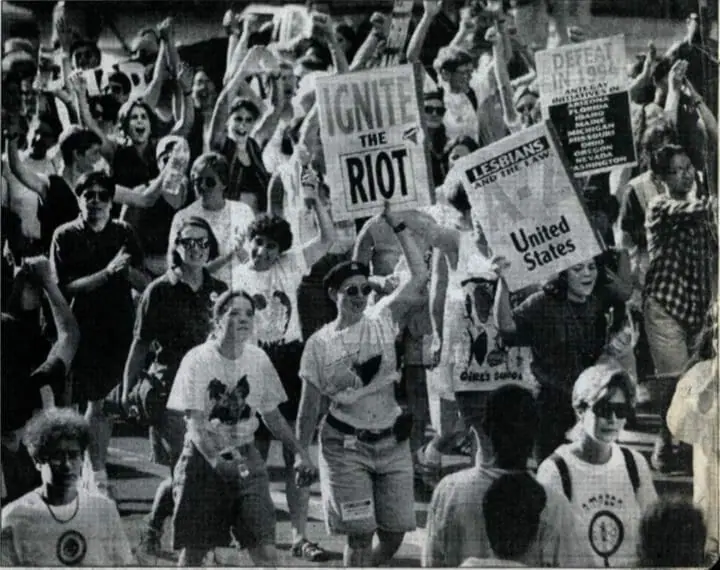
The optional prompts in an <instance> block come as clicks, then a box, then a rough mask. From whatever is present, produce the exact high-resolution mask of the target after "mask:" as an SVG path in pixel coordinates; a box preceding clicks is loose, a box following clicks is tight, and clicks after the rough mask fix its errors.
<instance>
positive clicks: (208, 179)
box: [193, 176, 217, 190]
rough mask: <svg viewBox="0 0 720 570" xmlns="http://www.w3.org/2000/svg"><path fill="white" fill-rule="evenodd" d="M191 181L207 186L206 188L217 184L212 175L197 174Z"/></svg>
mask: <svg viewBox="0 0 720 570" xmlns="http://www.w3.org/2000/svg"><path fill="white" fill-rule="evenodd" d="M193 182H195V184H197V185H198V186H201V187H202V188H207V189H208V190H212V189H213V188H215V186H217V180H215V179H214V178H213V177H212V176H198V177H197V178H195V179H194V180H193Z"/></svg>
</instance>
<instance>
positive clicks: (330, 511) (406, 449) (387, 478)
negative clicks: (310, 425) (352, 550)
mask: <svg viewBox="0 0 720 570" xmlns="http://www.w3.org/2000/svg"><path fill="white" fill-rule="evenodd" d="M318 467H319V469H320V489H321V492H322V501H323V509H324V511H325V524H326V527H327V530H328V532H329V533H330V534H351V535H357V534H371V533H373V532H375V531H376V530H378V529H380V530H384V531H386V532H398V533H399V532H407V531H411V530H413V529H415V526H416V522H415V506H414V505H415V491H414V485H413V464H412V456H411V454H410V443H409V440H405V441H403V442H402V443H398V442H397V440H396V439H395V436H393V435H390V436H388V437H385V438H383V439H381V440H379V441H377V442H374V443H365V442H361V441H358V440H357V439H356V438H354V437H353V436H348V435H345V434H343V433H341V432H340V431H338V430H336V429H335V428H333V427H332V426H329V425H327V423H325V424H324V425H323V427H322V430H321V432H320V459H319V462H318Z"/></svg>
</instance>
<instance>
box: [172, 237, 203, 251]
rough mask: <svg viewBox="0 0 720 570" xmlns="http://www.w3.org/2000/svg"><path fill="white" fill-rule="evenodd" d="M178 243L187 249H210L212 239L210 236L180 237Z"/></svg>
mask: <svg viewBox="0 0 720 570" xmlns="http://www.w3.org/2000/svg"><path fill="white" fill-rule="evenodd" d="M177 244H178V245H181V246H183V247H184V248H186V249H190V248H199V249H209V248H210V240H209V239H208V238H191V237H187V238H179V239H178V240H177Z"/></svg>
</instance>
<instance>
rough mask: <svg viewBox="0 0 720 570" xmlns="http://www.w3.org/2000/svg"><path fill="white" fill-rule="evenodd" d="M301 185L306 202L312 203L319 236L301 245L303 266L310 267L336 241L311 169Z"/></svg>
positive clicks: (332, 225) (317, 180)
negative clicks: (303, 256)
mask: <svg viewBox="0 0 720 570" xmlns="http://www.w3.org/2000/svg"><path fill="white" fill-rule="evenodd" d="M301 184H302V187H303V192H304V193H305V195H306V196H307V198H306V200H308V201H310V202H311V203H312V208H313V210H314V211H315V215H316V216H317V220H318V225H319V226H320V235H319V236H318V237H316V238H314V239H312V240H310V242H309V243H307V244H304V245H303V253H304V255H305V264H306V265H307V267H312V266H313V265H315V263H316V262H317V261H318V260H319V259H320V258H321V257H322V256H323V255H325V254H326V253H327V252H328V250H329V249H330V247H332V245H333V243H334V242H335V241H336V239H337V233H336V231H335V225H334V224H333V222H332V219H331V218H330V212H329V211H328V208H327V206H326V205H325V204H323V202H322V200H320V198H319V195H318V187H319V184H320V181H319V179H318V175H317V174H316V173H315V171H314V170H313V169H312V168H309V169H307V170H306V171H305V172H304V173H303V176H302V180H301Z"/></svg>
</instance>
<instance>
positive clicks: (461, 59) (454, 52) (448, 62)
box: [433, 46, 475, 73]
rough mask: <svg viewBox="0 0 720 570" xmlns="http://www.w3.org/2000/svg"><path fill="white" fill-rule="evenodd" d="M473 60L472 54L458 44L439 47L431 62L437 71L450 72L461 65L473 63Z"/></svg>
mask: <svg viewBox="0 0 720 570" xmlns="http://www.w3.org/2000/svg"><path fill="white" fill-rule="evenodd" d="M474 62H475V60H474V59H473V56H472V55H471V54H470V52H469V51H467V50H466V49H464V48H461V47H458V46H445V47H443V48H440V51H439V52H438V54H437V57H436V58H435V61H434V62H433V68H435V70H436V71H438V72H439V71H449V72H451V73H452V72H453V71H455V70H457V68H458V67H460V66H461V65H466V64H468V63H473V64H474Z"/></svg>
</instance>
